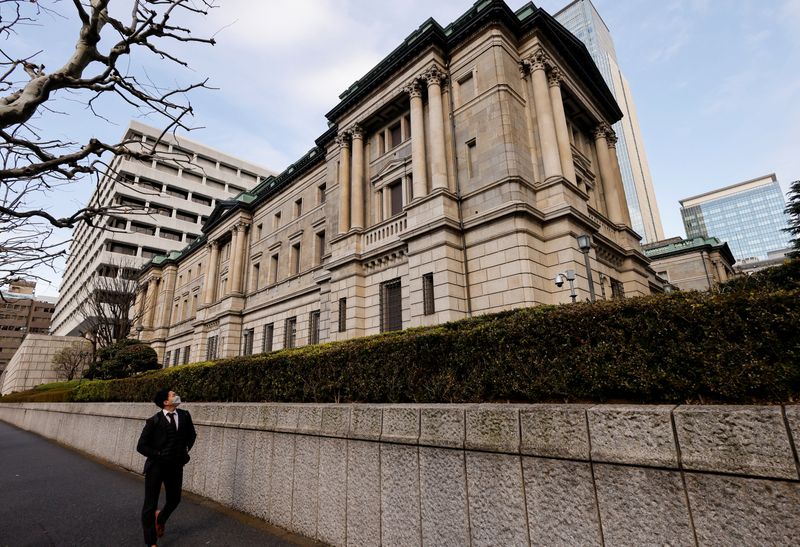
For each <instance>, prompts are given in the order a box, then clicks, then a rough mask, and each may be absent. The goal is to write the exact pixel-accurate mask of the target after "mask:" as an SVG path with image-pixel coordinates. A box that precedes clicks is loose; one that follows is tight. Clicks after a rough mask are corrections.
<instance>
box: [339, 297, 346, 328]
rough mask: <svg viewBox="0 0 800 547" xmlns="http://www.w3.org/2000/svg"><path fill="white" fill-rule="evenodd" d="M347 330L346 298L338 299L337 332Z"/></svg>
mask: <svg viewBox="0 0 800 547" xmlns="http://www.w3.org/2000/svg"><path fill="white" fill-rule="evenodd" d="M346 330H347V298H340V299H339V332H345V331H346Z"/></svg>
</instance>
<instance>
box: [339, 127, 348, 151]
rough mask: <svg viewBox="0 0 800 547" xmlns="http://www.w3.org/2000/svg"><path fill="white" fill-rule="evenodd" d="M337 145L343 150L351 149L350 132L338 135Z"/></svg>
mask: <svg viewBox="0 0 800 547" xmlns="http://www.w3.org/2000/svg"><path fill="white" fill-rule="evenodd" d="M336 144H338V145H339V146H340V147H341V148H350V132H349V131H342V132H341V133H339V134H338V135H336Z"/></svg>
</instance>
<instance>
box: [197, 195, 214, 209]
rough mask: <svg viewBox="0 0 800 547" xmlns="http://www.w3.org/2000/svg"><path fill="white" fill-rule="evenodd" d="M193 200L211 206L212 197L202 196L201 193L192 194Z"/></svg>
mask: <svg viewBox="0 0 800 547" xmlns="http://www.w3.org/2000/svg"><path fill="white" fill-rule="evenodd" d="M192 201H193V202H195V203H199V204H200V205H205V206H206V207H211V198H208V197H206V196H201V195H200V194H192Z"/></svg>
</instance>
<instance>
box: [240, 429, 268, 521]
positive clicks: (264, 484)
mask: <svg viewBox="0 0 800 547" xmlns="http://www.w3.org/2000/svg"><path fill="white" fill-rule="evenodd" d="M274 436H275V433H273V432H271V431H256V432H255V448H254V449H253V472H252V475H251V479H250V482H249V483H248V484H247V489H246V491H245V492H246V493H245V502H244V503H245V507H246V508H248V509H247V512H248V513H250V514H253V515H255V516H257V517H258V518H261V519H264V520H266V521H270V520H271V518H270V501H271V495H272V490H271V485H272V467H273V466H272V444H273V440H274Z"/></svg>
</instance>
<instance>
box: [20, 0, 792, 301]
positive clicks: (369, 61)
mask: <svg viewBox="0 0 800 547" xmlns="http://www.w3.org/2000/svg"><path fill="white" fill-rule="evenodd" d="M507 3H508V4H509V6H510V7H511V8H513V9H517V8H519V7H521V6H522V5H524V4H525V3H526V2H524V1H522V0H507ZM69 4H71V3H66V4H62V5H61V8H60V9H61V10H62V11H63V12H64V13H65V14H68V12H69V9H68V8H69ZM122 4H123V5H124V2H123V3H122ZM535 4H536V5H537V6H539V7H542V8H544V9H545V10H547V11H549V12H550V13H555V12H556V11H558V10H559V9H561V8H562V7H563V6H564V5H565V4H566V0H541V1H539V2H535ZM471 5H472V2H471V1H469V0H438V1H437V2H430V1H429V0H425V1H423V0H404V1H403V2H375V1H374V0H290V1H287V0H281V1H278V0H260V1H258V2H253V1H246V0H222V1H221V6H220V7H219V8H218V9H215V10H213V11H212V12H211V14H210V15H209V16H208V17H207V18H206V19H205V20H201V21H199V22H197V21H196V22H193V23H192V28H194V29H196V32H197V34H200V35H214V36H215V39H216V40H217V44H216V45H215V46H213V47H211V46H204V45H192V46H185V47H181V48H179V51H180V53H181V55H182V57H183V58H184V59H185V60H187V61H188V62H189V65H190V67H191V69H190V70H188V71H187V70H179V69H176V68H175V67H174V66H167V65H166V64H165V63H163V62H154V61H153V58H152V57H150V58H148V59H146V60H144V61H143V60H142V59H145V58H144V57H141V58H140V57H136V56H135V57H134V58H132V59H131V61H130V62H131V63H132V65H135V66H140V67H141V68H143V69H144V70H147V72H148V74H150V75H152V76H153V77H154V78H160V79H162V80H166V81H172V80H174V81H185V80H186V78H189V79H202V78H205V77H206V76H207V77H209V78H210V85H212V86H214V87H216V88H217V89H216V90H214V91H200V92H198V93H196V94H194V95H193V97H192V103H193V106H194V111H195V117H194V120H193V125H195V126H197V127H200V129H197V130H196V131H193V132H192V133H191V134H190V135H189V136H190V137H191V138H192V139H194V140H197V141H200V142H202V143H204V144H206V145H208V146H211V147H214V148H218V149H220V150H221V151H223V152H227V153H229V154H233V155H235V156H238V157H241V158H242V159H245V160H248V161H251V162H253V163H256V164H258V165H262V166H264V167H266V168H268V169H271V170H273V171H275V172H280V171H282V170H283V169H285V168H286V167H287V166H288V165H289V164H291V163H293V162H294V161H296V160H297V159H299V158H300V157H301V156H302V155H303V154H304V153H305V152H306V151H308V149H310V148H311V147H313V146H314V139H315V138H317V137H318V136H319V135H321V134H322V133H323V132H324V131H325V130H326V128H327V120H326V119H325V116H324V115H325V113H326V112H327V111H329V110H330V109H331V108H332V107H334V106H335V105H336V104H337V102H338V96H339V94H340V93H341V92H342V91H344V90H345V89H346V88H347V87H348V86H349V85H350V84H352V83H353V82H354V81H356V80H357V79H359V78H360V77H361V76H363V75H364V74H365V73H366V72H367V71H369V69H371V68H372V67H373V66H375V64H377V63H378V62H379V61H380V60H381V59H382V58H383V57H385V56H386V55H387V54H388V53H389V52H391V51H392V50H393V49H394V48H395V47H397V45H399V43H400V42H401V41H402V40H403V39H404V38H405V37H406V36H408V35H409V34H410V33H411V32H412V31H413V30H414V29H416V28H417V27H418V26H419V25H421V24H422V23H423V22H424V21H425V20H426V19H427V18H428V17H433V18H434V19H436V20H437V21H438V22H439V23H440V24H442V25H443V26H445V25H447V24H448V23H450V22H452V21H453V20H455V19H456V18H458V17H459V16H460V15H461V14H462V13H464V12H465V11H466V10H467V9H468V8H469V7H470V6H471ZM595 6H596V7H597V9H598V11H599V13H600V14H601V16H602V17H603V19H604V21H605V22H606V24H607V25H608V27H609V29H610V30H611V35H612V37H613V39H614V43H615V46H616V50H617V60H618V62H619V65H620V67H621V70H622V72H623V73H624V74H625V76H626V77H627V79H628V81H629V83H630V86H631V89H632V92H633V98H634V101H635V104H636V108H637V111H638V117H639V123H640V126H641V130H642V134H643V138H644V145H645V150H646V153H647V157H648V160H649V164H650V169H651V174H652V178H653V183H654V187H655V191H656V197H657V200H658V205H659V208H660V211H661V217H662V222H663V225H664V231H665V236H666V237H671V236H684V235H685V232H684V230H683V225H682V222H681V218H680V206H679V204H678V200H680V199H682V198H686V197H690V196H693V195H697V194H700V193H703V192H706V191H709V190H713V189H715V188H719V187H722V186H727V185H730V184H734V183H736V182H740V181H744V180H747V179H751V178H755V177H758V176H761V175H766V174H769V173H773V172H774V173H776V174H777V177H778V180H779V181H780V182H781V185H782V186H783V188H784V191H786V190H787V189H788V185H789V183H790V182H791V181H792V180H796V179H798V178H800V138H798V128H800V107H799V106H798V105H799V104H800V71H798V67H800V33H798V32H797V29H798V28H800V0H660V1H656V0H596V1H595ZM74 34H75V26H74V24H73V23H72V22H71V20H70V19H69V16H67V17H66V18H64V19H62V18H58V17H49V18H45V19H44V20H43V21H42V22H41V25H40V26H38V27H31V28H30V29H27V30H26V32H25V33H24V34H23V33H21V34H20V36H17V37H16V42H15V46H17V47H19V48H20V49H21V50H22V49H24V48H26V47H28V48H32V49H42V50H43V53H42V54H40V59H42V58H43V59H45V60H47V61H48V63H46V64H47V65H48V66H55V65H58V64H60V63H63V60H64V58H65V57H66V54H67V52H69V51H70V50H71V49H72V47H73V44H74V39H73V35H74ZM137 63H138V64H137ZM61 100H63V98H62V99H61ZM72 106H73V105H70V104H68V103H66V104H65V103H62V109H61V111H63V112H66V114H64V115H60V116H58V117H56V118H55V119H52V118H53V116H50V117H49V118H48V119H42V121H41V125H42V127H44V128H46V129H47V130H49V131H55V132H56V133H58V132H60V134H62V135H68V136H70V137H73V138H80V137H83V136H91V135H96V136H98V137H102V138H105V139H108V140H113V139H115V138H119V137H120V136H121V135H122V133H123V132H124V130H125V128H126V126H127V124H128V121H129V119H130V118H131V117H132V116H133V115H134V113H132V112H131V111H130V109H128V108H126V107H125V106H124V105H122V104H118V103H117V104H114V103H109V104H108V105H105V106H106V108H105V110H104V111H103V114H104V116H105V117H106V118H108V120H110V121H111V122H114V123H109V122H107V121H104V120H102V119H98V118H94V117H92V116H91V115H89V114H87V113H86V112H85V110H80V111H75V110H70V109H71V108H72ZM76 116H79V117H80V123H76ZM142 121H144V122H146V123H154V121H153V120H148V119H146V118H144V119H142ZM93 188H94V187H93V184H92V183H91V182H88V181H87V182H86V183H85V184H82V185H79V186H78V187H73V188H70V189H69V190H63V191H61V192H60V193H59V194H58V195H56V196H51V197H49V198H48V199H47V200H46V203H47V206H48V207H49V208H51V209H52V210H53V211H54V212H56V213H66V212H67V210H68V209H70V208H76V207H80V206H81V205H83V204H85V203H86V202H87V201H88V198H89V196H90V195H91V192H92V190H93ZM68 235H69V234H66V235H65V237H68ZM59 268H63V264H61V265H59ZM60 274H61V272H59V271H57V272H55V273H53V272H42V275H44V276H45V277H47V278H48V279H49V280H50V284H49V286H48V285H45V284H42V283H40V286H39V287H37V293H38V294H43V295H55V294H57V291H58V284H59V281H60Z"/></svg>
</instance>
